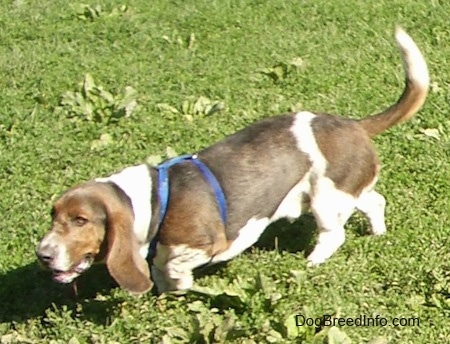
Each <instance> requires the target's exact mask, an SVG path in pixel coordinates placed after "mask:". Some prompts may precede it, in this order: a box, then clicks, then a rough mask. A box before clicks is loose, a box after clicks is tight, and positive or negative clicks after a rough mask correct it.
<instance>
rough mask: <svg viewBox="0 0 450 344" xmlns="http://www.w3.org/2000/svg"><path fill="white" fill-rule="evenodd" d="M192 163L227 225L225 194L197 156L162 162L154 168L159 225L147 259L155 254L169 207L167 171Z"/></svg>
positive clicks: (186, 156)
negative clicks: (186, 162) (158, 205)
mask: <svg viewBox="0 0 450 344" xmlns="http://www.w3.org/2000/svg"><path fill="white" fill-rule="evenodd" d="M185 161H190V162H192V163H193V164H194V165H195V166H196V167H197V168H198V169H199V171H200V172H201V173H202V174H203V177H205V179H206V181H207V182H208V184H209V185H210V186H211V187H212V189H213V191H214V194H215V196H216V200H217V205H218V206H219V211H220V216H221V218H222V221H223V223H224V224H226V223H227V202H226V198H225V194H224V193H223V190H222V188H221V186H220V184H219V182H218V181H217V178H216V177H215V176H214V174H213V173H212V172H211V170H210V169H209V168H208V166H206V165H205V164H204V163H203V162H202V161H201V160H199V159H198V157H197V155H195V154H194V155H190V154H186V155H180V156H178V157H175V158H172V159H169V160H166V161H164V162H163V163H161V164H159V165H158V166H156V169H157V170H158V198H159V203H160V208H159V223H158V228H157V231H156V235H155V237H154V238H153V239H152V241H151V243H150V248H149V257H151V258H153V257H154V255H155V254H156V244H157V242H158V237H159V232H160V229H161V225H162V223H163V221H164V218H165V217H166V213H167V208H168V206H169V198H170V195H169V173H168V170H169V168H170V167H172V166H174V165H176V164H179V163H182V162H185Z"/></svg>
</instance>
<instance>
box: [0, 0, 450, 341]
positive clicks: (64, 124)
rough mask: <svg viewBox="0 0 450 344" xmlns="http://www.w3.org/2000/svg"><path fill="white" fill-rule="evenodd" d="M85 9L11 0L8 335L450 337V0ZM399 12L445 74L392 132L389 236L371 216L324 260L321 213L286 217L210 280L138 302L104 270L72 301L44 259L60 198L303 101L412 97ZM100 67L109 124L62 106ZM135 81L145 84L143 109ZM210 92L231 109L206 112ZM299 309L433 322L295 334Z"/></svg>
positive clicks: (82, 284)
mask: <svg viewBox="0 0 450 344" xmlns="http://www.w3.org/2000/svg"><path fill="white" fill-rule="evenodd" d="M68 3H69V2H67V1H63V0H52V1H50V0H44V1H40V2H36V1H27V0H14V1H12V0H11V1H3V2H1V3H0V80H1V83H0V84H1V92H0V180H1V183H0V194H1V195H2V197H1V199H0V210H1V213H2V221H1V224H0V342H1V343H10V342H12V343H15V342H19V343H71V344H76V343H160V342H162V343H189V342H190V343H221V342H235V343H303V342H304V343H324V342H325V343H327V342H328V343H347V342H349V341H350V340H351V341H352V342H353V343H367V342H369V341H371V340H374V341H373V342H372V343H383V342H389V343H421V342H427V343H445V342H449V340H450V329H449V327H448V319H449V315H450V297H449V295H450V285H449V281H450V270H449V264H448V261H449V260H450V249H449V247H450V246H449V240H448V238H449V234H450V226H449V223H450V222H449V214H450V201H449V197H448V190H449V188H450V173H449V168H448V161H450V159H449V155H450V141H449V140H450V132H449V129H448V128H449V125H450V121H449V111H448V102H449V96H448V92H449V86H450V85H449V81H448V80H449V79H450V68H449V65H448V63H447V59H448V56H450V45H449V44H448V37H450V29H449V25H448V13H449V12H450V3H448V2H445V1H439V0H432V1H419V0H390V1H387V0H381V1H376V2H369V1H363V0H355V1H347V2H344V1H317V0H301V1H298V0H297V1H294V0H292V1H286V0H272V1H261V0H242V1H233V0H220V1H219V0H217V1H215V0H208V1H206V0H196V1H181V0H172V1H160V2H154V1H145V0H131V1H126V2H125V1H124V2H123V3H121V2H116V1H106V0H105V1H101V0H99V1H96V2H91V1H89V4H88V5H87V6H83V5H82V3H78V1H74V2H73V4H71V5H68ZM125 3H126V6H122V5H123V4H125ZM97 5H101V8H100V9H99V8H97V7H96V6H97ZM396 24H400V25H402V26H403V27H404V28H405V29H406V30H407V31H408V32H409V33H410V34H411V35H412V36H413V38H414V39H415V40H416V41H417V43H418V44H419V46H420V47H421V48H422V50H423V52H424V54H425V56H426V58H427V60H428V63H429V68H430V72H431V75H432V83H433V87H432V90H431V92H430V95H429V98H428V101H427V103H426V105H425V107H424V108H423V110H422V111H421V112H420V113H419V114H418V115H417V116H416V117H415V118H414V119H412V120H411V121H410V122H408V123H406V124H404V125H402V126H399V127H395V128H393V129H392V130H390V131H389V132H387V133H385V134H384V135H382V136H380V137H378V138H376V140H375V142H376V146H377V148H378V151H379V154H380V157H381V160H382V161H383V170H382V174H381V179H380V182H379V184H378V190H379V191H380V192H381V193H383V194H384V195H385V197H386V199H387V202H388V205H387V213H386V218H387V225H388V234H387V235H386V236H385V237H382V238H373V237H367V236H364V235H363V232H364V228H365V227H366V225H367V224H366V222H365V221H364V220H363V219H362V217H361V216H359V215H355V216H354V217H353V218H352V219H351V221H350V222H349V224H348V226H347V241H346V243H345V245H344V246H343V247H342V248H341V249H340V250H339V251H338V252H337V253H336V254H335V255H334V256H333V257H332V258H331V259H330V260H329V261H327V262H326V263H325V264H324V265H322V266H320V267H318V268H315V269H306V267H305V265H306V264H305V252H307V251H308V250H309V249H311V247H312V245H313V241H314V234H313V229H314V222H313V220H312V218H311V217H310V216H305V217H303V218H302V219H300V220H299V221H297V222H295V223H293V224H289V223H287V222H280V223H278V224H276V225H274V226H272V227H270V229H269V230H268V232H267V233H265V234H264V236H263V238H262V239H261V241H260V242H259V243H258V244H257V245H256V247H255V248H252V249H251V250H249V251H247V252H245V253H244V254H242V255H240V256H239V257H238V258H236V259H234V260H232V261H231V262H229V263H227V264H224V265H221V266H218V267H214V268H211V269H208V270H206V271H199V272H198V276H197V279H196V286H197V287H199V290H197V291H196V292H189V293H187V294H184V295H178V296H176V295H163V296H161V297H159V298H157V297H156V296H154V295H151V294H147V295H144V296H142V297H139V298H135V297H132V296H130V295H128V294H127V293H126V292H124V291H123V290H120V289H119V288H117V287H115V285H114V283H113V281H112V280H111V278H110V277H109V276H108V274H107V272H106V271H105V269H104V267H101V266H99V267H95V268H93V269H91V271H89V272H87V273H86V275H84V276H82V277H80V281H79V283H78V284H79V295H78V297H74V296H73V293H72V291H71V288H70V287H68V286H62V285H58V284H56V283H54V282H52V281H51V280H50V276H49V275H48V274H47V273H45V272H43V271H41V270H40V269H39V267H38V266H37V264H36V259H35V256H34V248H35V245H36V244H37V242H38V240H39V239H40V238H41V237H42V235H43V233H44V232H45V231H46V230H47V228H48V226H49V210H50V206H51V203H52V201H53V200H54V199H55V197H57V195H58V194H60V193H61V192H62V191H63V190H65V189H66V188H67V187H69V186H71V185H73V184H75V183H77V182H80V181H84V180H87V179H90V178H93V177H97V176H102V175H106V174H109V173H112V172H114V171H116V170H119V169H121V168H122V167H125V166H127V165H131V164H137V163H140V162H142V161H144V160H146V159H147V158H148V157H149V156H163V155H165V154H166V151H167V148H168V147H170V148H171V149H169V151H170V150H175V151H176V152H177V153H179V154H181V153H186V152H195V151H196V150H198V149H200V148H202V147H205V146H207V145H209V144H211V143H213V142H215V141H216V140H218V139H220V138H222V137H224V136H225V135H227V134H230V133H233V132H234V131H236V130H237V129H240V128H242V127H244V126H245V125H248V124H249V123H251V122H253V121H255V120H258V119H261V118H264V117H266V116H269V115H275V114H277V113H280V112H284V111H288V110H290V109H292V108H296V109H298V108H303V109H309V110H318V111H326V112H331V113H339V114H342V115H343V116H347V117H364V116H367V115H369V114H371V113H374V112H376V111H379V110H381V109H383V108H384V107H385V106H387V105H389V104H391V103H392V102H394V101H395V100H396V99H397V97H398V96H399V95H400V92H401V89H402V87H403V74H402V73H403V72H402V69H401V64H400V58H399V56H398V52H397V50H396V48H395V44H394V41H393V30H394V27H395V25H396ZM298 58H300V59H301V60H299V59H298ZM292 61H297V62H298V61H301V64H300V66H293V65H292V64H291V63H292ZM277 65H282V66H284V67H285V70H287V71H286V72H284V73H282V74H278V76H276V77H274V79H276V80H274V79H273V78H271V77H270V76H267V75H265V74H264V73H263V72H262V71H265V72H270V69H271V68H273V67H274V66H277ZM86 74H90V75H92V77H93V83H94V84H95V86H97V87H101V88H102V89H103V90H104V91H106V92H109V95H106V96H105V95H104V94H103V95H99V94H97V93H96V94H93V95H91V100H90V101H91V103H92V104H91V105H92V106H93V109H94V110H95V111H97V112H96V113H95V116H93V117H89V116H87V115H86V113H84V112H82V111H81V110H77V107H76V105H75V103H74V102H73V101H72V102H70V101H69V103H68V105H65V106H62V105H61V99H62V97H63V96H64V95H67V92H81V91H80V84H81V83H82V82H83V80H84V78H85V76H86ZM127 87H131V88H132V89H134V90H136V94H131V95H130V98H129V99H128V100H127V101H130V102H132V103H133V104H134V102H133V101H136V104H137V107H136V108H133V109H132V111H129V113H127V112H126V111H124V110H123V108H121V102H120V101H121V100H122V97H123V93H124V91H125V89H126V88H127ZM200 97H205V98H207V99H208V100H209V101H210V104H216V103H218V102H220V104H223V105H224V109H223V110H222V111H219V112H216V113H214V114H212V115H207V114H206V112H207V111H206V110H205V111H203V110H204V109H203V108H202V109H201V111H198V112H193V111H192V109H191V110H190V109H189V106H188V105H189V104H193V103H195V101H196V100H198V99H199V98H200ZM127 104H128V103H127ZM161 104H164V105H161ZM183 104H184V105H183ZM186 104H187V105H186ZM122 105H123V104H122ZM425 129H437V130H438V133H439V138H438V139H436V138H433V137H431V136H429V135H426V132H424V130H425ZM201 288H203V289H201ZM205 288H206V289H205ZM295 314H303V315H305V316H309V317H314V318H316V317H321V316H323V315H324V314H334V315H336V316H337V317H344V318H356V317H359V316H361V315H365V316H367V317H375V316H376V315H379V316H381V317H384V318H387V319H388V320H389V321H390V320H392V319H393V318H395V317H406V318H413V317H418V318H419V319H420V326H404V327H392V326H388V327H382V326H358V327H356V326H338V327H337V329H336V328H330V327H323V328H320V329H318V330H317V331H316V329H315V328H314V327H296V326H295V323H294V319H295V318H294V317H295ZM339 337H340V338H339Z"/></svg>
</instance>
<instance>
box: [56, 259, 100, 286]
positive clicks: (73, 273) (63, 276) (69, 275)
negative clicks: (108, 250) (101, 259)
mask: <svg viewBox="0 0 450 344" xmlns="http://www.w3.org/2000/svg"><path fill="white" fill-rule="evenodd" d="M93 261H94V256H93V255H90V254H88V255H86V256H85V257H84V258H83V259H82V260H81V261H80V262H79V263H78V264H76V265H74V266H73V267H72V268H70V270H67V271H61V270H52V272H53V280H55V281H56V282H59V283H71V282H72V281H73V280H74V279H75V278H77V277H78V276H80V275H81V274H82V273H83V272H85V271H86V270H87V269H89V268H90V267H91V265H92V263H93Z"/></svg>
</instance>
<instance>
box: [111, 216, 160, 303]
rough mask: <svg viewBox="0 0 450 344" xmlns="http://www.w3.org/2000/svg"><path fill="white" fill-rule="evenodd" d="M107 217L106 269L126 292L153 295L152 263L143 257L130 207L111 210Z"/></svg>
mask: <svg viewBox="0 0 450 344" xmlns="http://www.w3.org/2000/svg"><path fill="white" fill-rule="evenodd" d="M107 216H108V219H107V226H108V228H107V230H106V232H107V234H106V235H107V241H108V243H107V245H108V253H107V257H106V265H107V267H108V270H109V273H110V274H111V276H112V277H113V278H114V279H115V280H116V282H117V283H118V284H119V285H120V286H121V287H122V288H124V289H125V290H128V291H129V292H131V293H133V294H142V293H145V292H147V291H149V290H150V289H151V288H152V287H153V283H152V281H151V280H150V272H149V268H148V263H147V261H146V260H145V259H144V258H142V257H141V256H140V254H139V247H138V242H137V239H136V236H135V234H134V232H133V216H132V214H131V211H130V210H129V209H127V208H126V207H124V208H122V209H109V210H108V214H107Z"/></svg>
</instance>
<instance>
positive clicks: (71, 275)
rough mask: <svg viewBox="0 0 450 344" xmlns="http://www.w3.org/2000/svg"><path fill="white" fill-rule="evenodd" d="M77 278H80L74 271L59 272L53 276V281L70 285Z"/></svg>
mask: <svg viewBox="0 0 450 344" xmlns="http://www.w3.org/2000/svg"><path fill="white" fill-rule="evenodd" d="M76 277H78V274H77V273H76V272H73V271H66V272H57V273H54V274H53V279H54V280H55V281H56V282H59V283H70V282H72V281H73V280H74V279H75V278H76Z"/></svg>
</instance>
